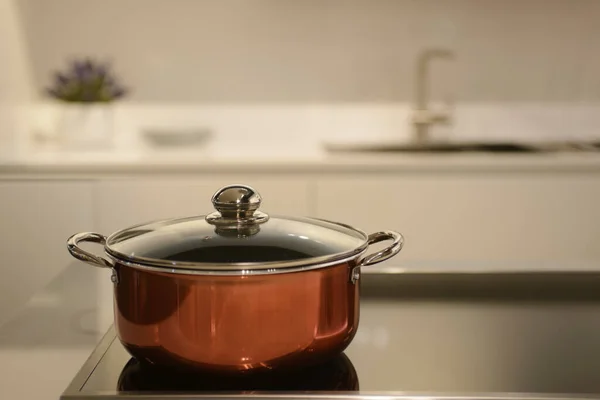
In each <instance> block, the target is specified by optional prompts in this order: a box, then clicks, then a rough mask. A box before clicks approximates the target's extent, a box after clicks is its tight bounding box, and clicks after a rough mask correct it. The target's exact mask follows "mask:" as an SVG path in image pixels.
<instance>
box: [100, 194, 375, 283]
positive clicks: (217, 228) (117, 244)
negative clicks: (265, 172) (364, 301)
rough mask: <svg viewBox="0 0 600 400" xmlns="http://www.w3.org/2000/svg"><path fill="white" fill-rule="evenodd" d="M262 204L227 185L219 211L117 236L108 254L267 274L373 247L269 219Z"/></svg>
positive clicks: (355, 233)
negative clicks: (262, 208) (261, 209)
mask: <svg viewBox="0 0 600 400" xmlns="http://www.w3.org/2000/svg"><path fill="white" fill-rule="evenodd" d="M261 201H262V198H261V196H260V194H259V193H258V192H257V191H255V190H254V189H253V188H251V187H250V186H245V185H231V186H226V187H224V188H222V189H220V190H218V191H217V192H216V193H215V194H214V195H213V197H212V203H213V205H214V207H215V209H216V211H215V212H213V213H211V214H208V215H199V216H193V217H188V218H179V219H169V220H162V221H156V222H151V223H148V224H144V225H137V226H134V227H131V228H128V229H124V230H121V231H118V232H115V233H114V234H112V235H111V236H110V237H109V238H108V239H107V241H106V247H105V250H106V252H107V253H108V254H109V255H110V256H112V257H113V258H117V259H120V260H121V261H125V262H130V263H135V264H141V265H144V266H151V267H152V266H154V267H161V268H168V269H186V270H189V269H196V270H204V271H211V270H214V271H216V272H223V271H227V270H231V271H237V272H238V273H239V271H240V270H242V271H246V272H247V273H252V271H255V270H260V271H262V272H263V273H264V272H276V270H279V269H281V268H290V267H303V266H309V265H313V266H314V265H315V264H320V263H326V262H329V261H336V260H342V259H345V258H349V257H353V256H355V255H356V254H359V253H360V252H362V251H363V250H364V249H366V247H367V240H368V238H367V235H366V234H365V233H363V232H362V231H359V230H357V229H354V228H352V227H350V226H348V225H344V224H340V223H336V222H331V221H326V220H321V219H316V218H306V217H289V216H285V217H283V216H269V215H268V214H266V213H264V212H262V211H259V210H258V208H259V207H260V204H261ZM257 272H258V271H257Z"/></svg>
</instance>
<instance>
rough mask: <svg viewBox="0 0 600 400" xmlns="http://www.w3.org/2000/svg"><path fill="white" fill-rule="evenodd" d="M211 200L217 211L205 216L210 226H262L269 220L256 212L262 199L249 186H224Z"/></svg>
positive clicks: (263, 214) (266, 216) (264, 215)
mask: <svg viewBox="0 0 600 400" xmlns="http://www.w3.org/2000/svg"><path fill="white" fill-rule="evenodd" d="M211 200H212V203H213V206H214V207H215V209H216V210H217V211H216V212H213V213H212V214H209V215H207V216H206V221H207V222H208V223H209V224H212V225H218V226H222V227H231V228H235V227H239V226H244V225H255V224H262V223H263V222H266V221H267V220H268V219H269V216H268V215H267V214H265V213H263V212H260V211H257V210H258V207H260V203H261V202H262V197H261V196H260V194H259V193H258V192H257V191H256V190H254V189H253V188H251V187H250V186H246V185H230V186H225V187H223V188H221V189H219V190H218V191H217V192H216V193H215V194H214V195H213V197H212V199H211Z"/></svg>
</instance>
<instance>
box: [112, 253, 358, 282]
mask: <svg viewBox="0 0 600 400" xmlns="http://www.w3.org/2000/svg"><path fill="white" fill-rule="evenodd" d="M366 250H367V249H366V247H365V248H364V249H363V250H362V251H360V252H357V253H356V254H351V255H347V256H346V257H343V258H340V259H335V260H329V261H325V262H318V263H314V264H304V265H297V266H292V267H286V268H271V269H242V270H240V269H216V268H213V269H184V268H166V267H162V266H154V265H149V264H143V263H137V262H133V261H128V260H123V259H121V258H118V257H115V256H113V255H112V254H110V253H108V252H107V253H106V254H107V255H108V257H109V258H110V259H111V260H112V261H114V262H116V263H118V264H120V265H124V266H126V267H130V268H135V269H140V270H144V271H151V272H161V273H167V274H177V275H210V276H264V275H281V274H291V273H296V272H305V271H314V270H317V269H323V268H328V267H332V266H336V265H340V264H344V263H347V262H349V261H352V260H356V259H358V258H359V257H360V256H361V255H362V254H364V253H365V252H366ZM319 258H323V257H319ZM313 259H316V257H315V258H313ZM257 264H261V263H257ZM264 264H266V263H264ZM212 265H215V264H212ZM349 271H351V269H349Z"/></svg>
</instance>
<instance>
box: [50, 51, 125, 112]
mask: <svg viewBox="0 0 600 400" xmlns="http://www.w3.org/2000/svg"><path fill="white" fill-rule="evenodd" d="M46 92H47V94H48V95H50V96H51V97H54V98H56V99H58V100H63V101H69V102H85V103H90V102H110V101H114V100H116V99H119V98H122V97H123V96H125V94H126V92H127V91H126V90H125V88H123V87H122V86H121V85H120V84H119V82H118V81H117V79H116V77H115V76H113V75H112V74H111V73H110V69H109V66H108V64H106V63H100V62H96V61H94V60H92V59H91V58H84V59H78V60H74V61H72V62H71V63H70V65H69V68H68V69H67V70H66V71H64V72H56V73H55V74H54V81H53V86H52V87H50V88H48V89H47V90H46Z"/></svg>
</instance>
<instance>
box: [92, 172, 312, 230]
mask: <svg viewBox="0 0 600 400" xmlns="http://www.w3.org/2000/svg"><path fill="white" fill-rule="evenodd" d="M235 183H242V184H247V185H250V186H252V187H253V188H254V189H256V190H257V191H258V192H259V193H260V194H261V196H262V198H263V202H262V204H261V207H260V209H261V210H262V211H264V212H266V213H268V214H273V215H274V214H293V215H306V214H310V213H311V210H310V209H309V204H310V199H309V193H310V191H309V183H308V181H307V180H305V179H302V178H295V177H287V176H282V177H268V176H243V175H225V174H223V175H218V176H217V174H215V177H214V178H212V177H211V178H209V177H190V178H177V179H174V178H132V179H118V180H117V179H115V180H107V181H102V182H98V183H97V184H96V186H95V187H94V203H95V219H96V224H95V225H96V227H97V229H98V230H99V232H100V233H102V234H105V235H108V234H110V233H112V232H114V231H116V230H118V229H122V228H126V227H129V226H131V225H134V224H139V223H144V222H148V221H152V220H156V219H163V218H175V217H185V216H191V215H203V214H208V213H211V212H213V211H214V207H213V205H212V203H211V201H210V199H211V197H212V195H213V194H214V192H216V191H217V190H218V189H220V188H221V187H223V186H226V185H230V184H235Z"/></svg>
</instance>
